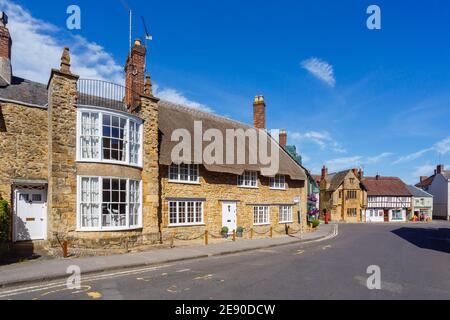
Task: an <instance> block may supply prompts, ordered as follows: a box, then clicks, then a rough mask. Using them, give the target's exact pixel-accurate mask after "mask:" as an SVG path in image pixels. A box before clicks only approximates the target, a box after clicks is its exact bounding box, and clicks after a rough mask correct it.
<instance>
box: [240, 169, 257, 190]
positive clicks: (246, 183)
mask: <svg viewBox="0 0 450 320" xmlns="http://www.w3.org/2000/svg"><path fill="white" fill-rule="evenodd" d="M238 186H239V187H242V188H258V173H257V172H256V171H245V172H244V174H243V175H241V176H238Z"/></svg>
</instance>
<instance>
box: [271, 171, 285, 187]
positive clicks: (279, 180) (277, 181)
mask: <svg viewBox="0 0 450 320" xmlns="http://www.w3.org/2000/svg"><path fill="white" fill-rule="evenodd" d="M269 186H270V189H272V190H286V176H285V175H281V174H277V175H276V176H275V177H271V178H270V181H269Z"/></svg>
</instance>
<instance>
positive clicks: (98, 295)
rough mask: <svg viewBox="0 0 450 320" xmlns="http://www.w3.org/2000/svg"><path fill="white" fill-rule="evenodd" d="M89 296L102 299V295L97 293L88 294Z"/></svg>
mask: <svg viewBox="0 0 450 320" xmlns="http://www.w3.org/2000/svg"><path fill="white" fill-rule="evenodd" d="M87 295H88V296H89V297H90V298H92V299H100V298H101V297H102V294H101V293H100V292H97V291H91V292H88V293H87Z"/></svg>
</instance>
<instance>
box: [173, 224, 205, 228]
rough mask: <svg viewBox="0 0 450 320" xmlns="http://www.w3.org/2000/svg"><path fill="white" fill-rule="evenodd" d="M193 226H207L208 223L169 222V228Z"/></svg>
mask: <svg viewBox="0 0 450 320" xmlns="http://www.w3.org/2000/svg"><path fill="white" fill-rule="evenodd" d="M191 227H206V224H204V223H199V224H169V225H168V226H167V228H191Z"/></svg>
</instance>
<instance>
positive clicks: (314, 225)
mask: <svg viewBox="0 0 450 320" xmlns="http://www.w3.org/2000/svg"><path fill="white" fill-rule="evenodd" d="M318 226H320V220H318V219H316V220H314V221H313V222H312V227H313V228H314V229H316V228H317V227H318Z"/></svg>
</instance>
